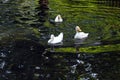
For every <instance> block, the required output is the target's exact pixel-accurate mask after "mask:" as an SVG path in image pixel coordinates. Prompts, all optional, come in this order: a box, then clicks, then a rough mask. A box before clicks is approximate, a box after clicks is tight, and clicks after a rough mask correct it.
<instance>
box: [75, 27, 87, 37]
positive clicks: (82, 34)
mask: <svg viewBox="0 0 120 80" xmlns="http://www.w3.org/2000/svg"><path fill="white" fill-rule="evenodd" d="M75 30H76V34H75V36H74V39H84V38H87V37H88V35H89V33H84V32H82V30H81V29H80V27H79V26H76V27H75Z"/></svg>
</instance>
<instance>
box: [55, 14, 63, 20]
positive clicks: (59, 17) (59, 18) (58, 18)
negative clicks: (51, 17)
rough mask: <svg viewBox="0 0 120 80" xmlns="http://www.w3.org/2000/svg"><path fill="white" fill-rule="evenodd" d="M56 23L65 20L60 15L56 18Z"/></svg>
mask: <svg viewBox="0 0 120 80" xmlns="http://www.w3.org/2000/svg"><path fill="white" fill-rule="evenodd" d="M55 22H63V19H62V17H61V15H60V14H59V15H57V16H56V18H55Z"/></svg>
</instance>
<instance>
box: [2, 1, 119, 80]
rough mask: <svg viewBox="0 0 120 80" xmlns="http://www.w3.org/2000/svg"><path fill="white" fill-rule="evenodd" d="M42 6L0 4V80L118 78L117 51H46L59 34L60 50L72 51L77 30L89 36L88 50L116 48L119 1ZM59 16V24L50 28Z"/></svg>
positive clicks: (99, 79) (56, 3)
mask: <svg viewBox="0 0 120 80" xmlns="http://www.w3.org/2000/svg"><path fill="white" fill-rule="evenodd" d="M41 5H42V4H41ZM41 5H40V1H39V0H1V1H0V80H119V79H120V57H119V56H120V49H112V50H110V51H111V52H98V53H96V54H92V53H89V52H88V53H83V52H81V53H77V54H74V53H72V51H71V52H70V51H69V52H70V53H67V52H66V53H65V52H53V53H52V52H49V51H46V48H48V47H50V46H49V45H48V44H47V40H48V39H49V37H50V34H51V33H53V34H55V35H58V34H59V33H60V32H63V33H64V40H63V46H61V47H66V46H71V47H73V48H74V46H73V45H74V40H73V37H74V34H75V30H74V28H75V26H77V25H78V26H80V27H81V29H82V30H83V31H84V32H88V33H89V34H90V35H89V37H88V39H87V40H86V41H85V42H84V44H83V45H84V46H86V47H87V46H88V47H89V46H91V47H92V46H95V45H96V44H97V45H99V46H101V45H110V44H112V45H116V44H120V42H119V41H120V2H119V1H117V0H115V1H112V0H88V1H87V0H49V4H48V6H46V4H45V5H42V6H41ZM58 14H61V15H62V17H63V20H64V22H63V23H54V18H55V17H56V15H58ZM98 43H99V44H98ZM117 47H118V48H119V45H118V46H117ZM117 47H116V48H117ZM108 48H109V47H108ZM110 49H111V48H110ZM115 50H118V51H115Z"/></svg>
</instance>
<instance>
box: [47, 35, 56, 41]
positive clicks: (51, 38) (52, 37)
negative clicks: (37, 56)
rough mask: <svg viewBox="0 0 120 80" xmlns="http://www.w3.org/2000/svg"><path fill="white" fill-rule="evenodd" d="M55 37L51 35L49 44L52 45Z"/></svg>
mask: <svg viewBox="0 0 120 80" xmlns="http://www.w3.org/2000/svg"><path fill="white" fill-rule="evenodd" d="M54 37H55V36H54V35H53V34H51V36H50V39H49V40H48V43H51V42H52V41H53V40H54Z"/></svg>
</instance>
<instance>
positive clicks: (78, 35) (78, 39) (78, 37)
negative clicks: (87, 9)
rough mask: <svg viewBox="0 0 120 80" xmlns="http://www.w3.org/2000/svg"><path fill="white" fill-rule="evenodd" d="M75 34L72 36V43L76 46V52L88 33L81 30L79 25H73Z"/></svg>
mask: <svg viewBox="0 0 120 80" xmlns="http://www.w3.org/2000/svg"><path fill="white" fill-rule="evenodd" d="M75 30H76V34H75V36H74V40H75V41H74V44H75V47H76V52H77V53H78V52H79V46H80V45H81V44H83V42H84V40H85V39H86V38H87V37H88V35H89V33H85V32H82V30H81V29H80V27H79V26H76V27H75Z"/></svg>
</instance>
